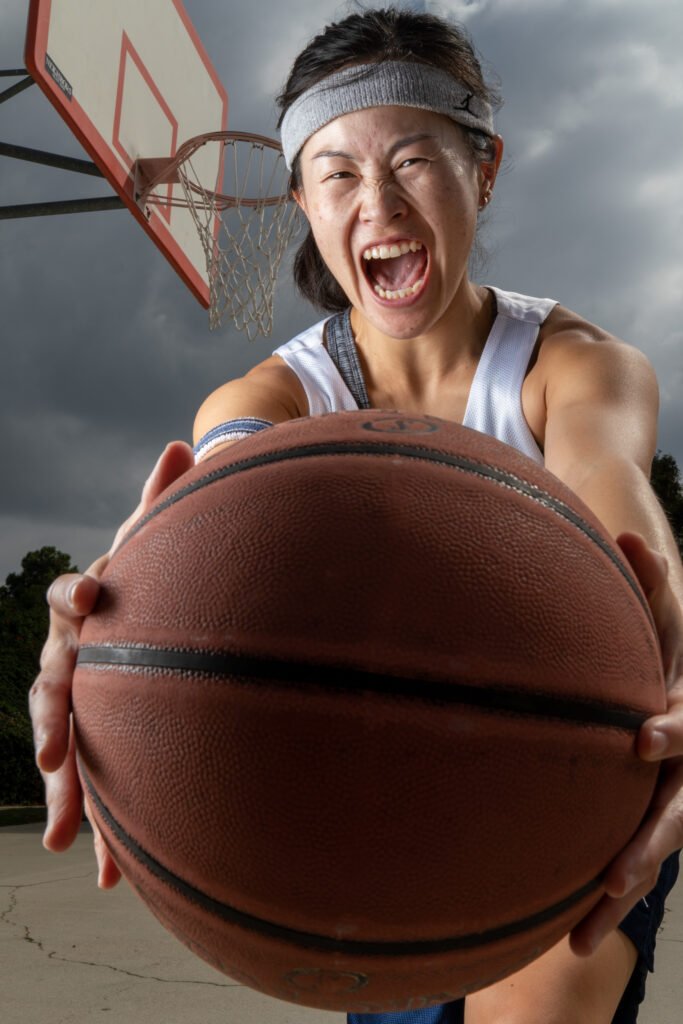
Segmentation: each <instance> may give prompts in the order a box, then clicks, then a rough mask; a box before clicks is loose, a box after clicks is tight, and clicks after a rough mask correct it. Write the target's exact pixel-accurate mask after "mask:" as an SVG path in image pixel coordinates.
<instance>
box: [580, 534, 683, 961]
mask: <svg viewBox="0 0 683 1024" xmlns="http://www.w3.org/2000/svg"><path fill="white" fill-rule="evenodd" d="M617 542H618V544H619V546H620V547H621V549H622V551H623V552H624V554H625V555H626V557H627V559H628V561H629V563H630V565H631V567H632V569H633V571H634V573H635V575H636V576H637V577H638V580H639V581H640V584H641V586H642V588H643V590H644V592H645V595H646V596H647V599H648V602H649V604H650V608H651V610H652V615H653V618H654V621H655V625H656V627H657V633H658V636H659V643H660V647H661V651H662V662H663V666H664V674H665V679H666V687H667V710H666V713H665V714H663V715H656V716H655V717H653V718H650V719H648V720H647V721H646V722H645V723H644V724H643V725H642V727H641V729H640V732H639V734H638V740H637V750H638V754H639V755H640V757H642V758H643V759H644V760H646V761H661V762H662V766H661V770H660V775H659V780H658V782H657V788H656V790H655V794H654V797H653V800H652V803H651V805H650V809H649V811H648V814H647V817H646V818H645V820H644V821H643V823H642V825H641V827H640V829H639V830H638V832H637V833H636V835H635V836H634V838H633V839H632V840H631V842H630V843H629V844H628V846H627V847H626V848H625V849H624V850H623V851H622V852H621V853H620V854H619V856H618V857H617V858H616V859H615V860H614V861H613V862H612V864H610V866H609V868H608V870H607V872H606V874H605V876H604V878H603V884H604V886H605V895H604V896H603V897H602V899H601V900H600V901H599V903H598V904H597V905H596V906H595V907H594V908H593V910H592V911H591V912H590V913H589V914H588V915H587V916H586V917H585V918H584V919H583V920H582V921H581V922H580V923H579V924H578V925H577V927H576V928H575V929H574V930H573V932H572V933H571V945H572V949H573V950H574V952H575V953H577V954H579V955H585V956H587V955H589V954H590V953H592V952H593V950H594V949H595V948H596V947H597V946H598V945H599V943H600V942H601V941H602V939H603V938H604V937H605V935H607V934H608V933H609V932H610V931H612V930H613V929H615V928H616V927H617V926H618V925H619V923H620V922H621V921H622V920H623V918H624V917H625V916H626V915H627V913H628V912H629V910H630V909H631V908H632V907H633V906H635V904H636V903H637V902H638V900H640V899H642V897H643V896H646V895H647V893H648V892H650V890H651V889H653V888H654V886H655V884H656V881H657V876H658V874H659V869H660V866H661V864H662V861H664V860H665V858H666V857H668V856H669V854H670V853H673V852H674V851H675V850H679V849H680V848H681V847H683V614H682V613H681V607H680V604H679V602H678V601H677V599H676V597H675V595H674V593H673V591H672V590H671V587H670V586H669V583H668V565H667V562H666V559H665V558H663V557H662V556H661V555H659V554H658V553H657V552H656V551H653V550H652V548H650V547H648V545H647V544H646V542H645V541H644V540H643V538H642V537H641V536H639V535H638V534H635V533H623V534H621V535H620V536H619V537H618V538H617Z"/></svg>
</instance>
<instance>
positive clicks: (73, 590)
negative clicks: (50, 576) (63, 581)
mask: <svg viewBox="0 0 683 1024" xmlns="http://www.w3.org/2000/svg"><path fill="white" fill-rule="evenodd" d="M79 582H80V580H74V581H73V583H72V584H71V586H70V587H69V589H68V590H67V592H66V600H67V603H68V604H69V606H70V607H71V608H73V606H74V594H75V593H76V587H77V586H78V584H79Z"/></svg>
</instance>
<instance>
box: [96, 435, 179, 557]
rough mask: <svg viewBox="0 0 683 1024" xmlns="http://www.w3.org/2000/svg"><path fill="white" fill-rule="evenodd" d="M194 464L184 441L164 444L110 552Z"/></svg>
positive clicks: (114, 549)
mask: <svg viewBox="0 0 683 1024" xmlns="http://www.w3.org/2000/svg"><path fill="white" fill-rule="evenodd" d="M193 465H194V453H193V451H192V448H191V447H190V446H189V444H186V443H185V442H184V441H171V443H170V444H168V445H166V448H165V449H164V450H163V452H162V453H161V455H160V456H159V459H158V460H157V463H156V465H155V467H154V469H153V470H152V472H151V473H150V475H149V476H148V478H147V480H146V482H145V485H144V487H143V489H142V496H141V498H140V503H139V505H138V507H137V508H136V509H135V511H134V512H133V514H132V515H131V516H130V517H129V518H128V519H127V520H126V522H125V523H123V524H122V525H121V526H120V527H119V529H118V531H117V533H116V536H115V538H114V543H113V544H112V547H111V552H110V554H113V552H114V551H116V549H117V548H118V547H119V546H120V544H121V542H122V541H123V538H124V537H125V536H126V534H127V533H128V531H129V530H130V529H131V528H132V526H133V525H134V524H135V523H136V522H137V521H138V519H140V518H141V516H143V515H145V513H146V512H148V511H149V510H150V508H151V507H152V505H153V504H154V502H155V501H156V500H157V498H158V497H159V495H160V494H162V493H163V492H164V491H165V490H166V488H167V487H170V486H171V484H173V483H175V481H176V480H177V479H178V477H180V476H182V475H183V473H186V472H187V471H188V469H190V468H191V467H192V466H193Z"/></svg>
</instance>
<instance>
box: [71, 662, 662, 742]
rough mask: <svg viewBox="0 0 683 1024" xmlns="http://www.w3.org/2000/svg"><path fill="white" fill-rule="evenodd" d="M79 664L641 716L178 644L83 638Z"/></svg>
mask: <svg viewBox="0 0 683 1024" xmlns="http://www.w3.org/2000/svg"><path fill="white" fill-rule="evenodd" d="M78 664H79V665H111V666H114V667H127V666H134V665H137V666H142V667H145V668H163V669H169V670H171V671H179V672H188V673H204V674H209V675H216V676H231V677H233V679H234V680H235V681H240V680H241V681H247V682H248V683H250V684H254V683H255V682H256V681H257V680H262V681H264V682H266V683H272V682H276V683H287V686H288V688H289V689H291V688H292V687H293V686H294V687H297V686H298V687H299V688H301V687H303V686H305V687H307V688H308V687H310V686H316V685H317V686H318V687H320V688H323V689H325V690H326V691H330V690H337V691H339V690H343V691H344V692H348V693H354V692H356V693H357V692H362V691H370V692H372V693H380V694H383V695H385V696H388V697H397V698H405V697H409V698H411V699H412V700H421V701H429V702H432V703H439V704H464V705H467V706H468V707H477V708H482V709H484V710H486V711H491V712H493V713H499V714H515V715H525V716H531V717H533V718H554V719H558V718H559V719H561V720H562V721H564V722H574V723H578V724H582V725H585V724H588V725H596V726H603V727H607V728H612V729H622V730H628V731H637V730H638V729H639V728H640V726H641V725H642V724H643V722H644V721H645V719H646V717H647V716H646V715H644V714H643V713H642V712H638V711H633V710H629V709H628V708H625V707H615V706H610V705H607V704H600V703H598V702H594V701H588V700H580V699H578V698H571V697H569V698H567V697H556V696H554V695H553V694H543V693H539V692H534V693H526V692H524V691H523V690H513V689H510V688H508V687H503V686H495V685H491V684H489V683H487V684H486V686H475V685H469V684H467V683H458V682H444V681H441V680H434V679H420V678H406V677H404V676H397V675H389V674H384V673H379V672H369V671H364V670H363V669H357V668H346V667H344V666H339V665H324V664H311V663H310V662H300V661H280V660H278V659H275V658H259V657H254V656H253V655H242V654H233V653H231V652H224V651H219V652H214V651H197V650H183V649H174V648H166V647H150V646H137V645H127V646H116V645H113V644H102V645H87V644H84V646H83V647H81V649H80V651H79V653H78Z"/></svg>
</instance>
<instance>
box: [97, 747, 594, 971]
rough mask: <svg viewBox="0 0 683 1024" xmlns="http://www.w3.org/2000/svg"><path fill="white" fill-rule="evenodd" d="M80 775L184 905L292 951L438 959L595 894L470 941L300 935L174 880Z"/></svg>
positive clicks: (102, 810) (131, 846)
mask: <svg viewBox="0 0 683 1024" xmlns="http://www.w3.org/2000/svg"><path fill="white" fill-rule="evenodd" d="M78 764H79V770H80V772H81V775H82V777H83V780H84V782H85V784H86V786H87V789H88V793H89V795H90V797H91V799H92V801H93V803H94V804H95V807H96V808H97V811H98V813H99V814H100V816H101V817H102V819H103V821H104V822H105V824H106V825H107V828H109V829H110V830H111V832H112V833H113V834H114V835H115V836H116V838H117V839H118V841H119V842H120V843H121V844H122V846H124V847H125V848H126V849H127V850H128V852H129V853H130V854H132V856H133V857H135V859H136V860H137V861H138V862H139V863H140V864H142V865H143V867H145V868H146V869H147V870H148V871H149V872H150V873H151V874H153V875H154V876H155V877H156V878H158V879H159V880H160V881H162V882H164V883H165V884H166V885H167V886H169V888H172V889H173V890H175V892H178V893H180V895H182V896H183V897H184V898H185V899H187V900H189V901H190V902H192V903H195V904H196V905H198V906H200V907H201V908H202V909H203V910H206V911H208V912H209V913H210V914H213V915H214V916H215V917H218V918H220V919H221V920H223V921H228V922H229V923H231V924H234V925H237V926H238V927H240V928H245V929H247V930H249V931H252V932H258V933H260V934H262V935H269V936H272V937H273V938H275V939H279V940H280V941H285V942H289V943H291V944H292V945H294V946H299V947H303V948H307V949H311V948H313V949H316V950H325V951H328V952H333V953H343V954H347V955H349V956H388V957H393V956H398V957H400V956H434V955H435V954H438V953H448V952H451V951H453V950H459V949H477V948H479V947H483V946H489V945H491V944H492V943H495V942H499V941H501V940H502V939H507V938H510V937H511V936H513V935H519V934H522V933H523V932H525V931H528V930H530V929H534V928H536V927H537V926H539V925H542V924H544V923H545V922H547V921H552V920H553V919H554V918H556V917H558V916H559V915H560V914H563V913H564V912H565V911H566V910H569V909H570V908H571V907H573V906H574V905H575V904H577V903H579V902H580V901H581V900H583V899H584V898H585V897H586V896H588V895H590V893H592V892H595V891H596V889H597V888H598V887H599V885H600V882H599V880H597V879H596V880H592V881H590V882H588V883H587V884H586V885H583V886H581V888H580V889H577V890H576V892H573V893H572V894H571V895H570V896H567V897H566V898H565V899H563V900H560V901H559V902H558V903H554V904H553V905H552V906H550V907H546V909H545V910H541V911H539V912H538V913H536V914H531V915H530V916H529V917H525V918H521V919H520V920H518V921H511V922H509V923H508V924H504V925H500V926H499V927H497V928H490V929H488V930H487V931H483V932H475V933H472V934H469V935H459V936H455V937H450V938H446V939H424V940H414V939H413V940H409V941H406V942H381V941H380V942H367V941H366V942H358V941H353V940H351V939H333V938H331V937H330V936H328V935H318V934H316V933H309V932H301V931H297V930H295V929H293V928H287V927H286V926H284V925H279V924H276V923H275V922H273V921H265V920H263V919H262V918H259V917H255V916H254V915H252V914H248V913H245V912H244V911H241V910H237V909H236V908H235V907H231V906H230V905H229V904H227V903H222V902H220V901H219V900H215V899H213V898H212V897H211V896H207V894H206V893H204V892H202V891H201V890H200V889H197V888H195V887H194V886H193V885H190V884H189V883H188V882H186V881H185V880H184V879H182V878H180V877H179V876H178V875H176V874H174V873H173V872H172V871H169V870H168V868H166V867H164V865H163V864H161V863H160V862H159V861H158V860H156V858H155V857H152V855H151V854H149V853H148V852H147V851H146V850H145V849H144V848H143V847H142V846H140V844H139V843H138V842H136V840H135V839H134V838H133V837H132V836H131V835H129V834H128V832H126V830H125V829H124V828H123V826H122V825H121V824H120V823H119V822H118V821H117V820H116V818H115V817H114V816H113V814H112V813H111V812H110V811H109V809H108V808H107V807H106V806H105V805H104V803H103V802H102V800H101V799H100V796H99V794H98V793H97V791H96V789H95V787H94V785H93V783H92V780H91V779H90V777H89V775H88V773H87V771H86V769H85V767H84V766H83V762H82V759H81V758H80V756H79V758H78Z"/></svg>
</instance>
